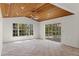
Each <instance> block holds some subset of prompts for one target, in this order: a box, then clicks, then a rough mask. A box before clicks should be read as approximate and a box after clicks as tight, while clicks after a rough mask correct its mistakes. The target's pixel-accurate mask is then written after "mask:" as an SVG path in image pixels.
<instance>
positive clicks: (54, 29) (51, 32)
mask: <svg viewBox="0 0 79 59" xmlns="http://www.w3.org/2000/svg"><path fill="white" fill-rule="evenodd" d="M57 35H58V36H59V35H61V27H60V23H56V24H46V25H45V36H57Z"/></svg>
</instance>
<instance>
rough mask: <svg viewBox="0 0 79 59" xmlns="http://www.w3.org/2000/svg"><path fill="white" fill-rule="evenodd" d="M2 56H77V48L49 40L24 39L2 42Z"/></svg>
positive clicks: (78, 51)
mask: <svg viewBox="0 0 79 59" xmlns="http://www.w3.org/2000/svg"><path fill="white" fill-rule="evenodd" d="M2 56H79V49H78V48H73V47H69V46H65V45H63V44H61V43H59V42H54V41H50V40H25V41H16V42H9V43H4V44H3V49H2Z"/></svg>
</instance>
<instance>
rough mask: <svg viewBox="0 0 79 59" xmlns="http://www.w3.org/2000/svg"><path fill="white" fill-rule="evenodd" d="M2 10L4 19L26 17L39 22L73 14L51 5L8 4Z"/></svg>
mask: <svg viewBox="0 0 79 59" xmlns="http://www.w3.org/2000/svg"><path fill="white" fill-rule="evenodd" d="M1 9H2V15H3V17H20V16H21V17H24V16H25V17H29V18H32V19H34V20H36V21H39V22H40V21H44V20H49V19H54V18H58V17H63V16H68V15H72V14H73V13H71V12H69V11H67V10H64V9H62V8H60V7H57V6H55V5H53V4H50V3H6V4H1Z"/></svg>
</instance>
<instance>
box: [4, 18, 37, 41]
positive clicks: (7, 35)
mask: <svg viewBox="0 0 79 59" xmlns="http://www.w3.org/2000/svg"><path fill="white" fill-rule="evenodd" d="M13 23H23V24H33V29H34V35H33V36H18V37H13V35H12V30H13V28H12V25H13ZM38 28H39V23H38V22H37V21H34V20H31V19H29V18H26V17H14V18H3V42H9V41H14V40H23V39H32V38H38V36H39V33H38V32H39V31H38Z"/></svg>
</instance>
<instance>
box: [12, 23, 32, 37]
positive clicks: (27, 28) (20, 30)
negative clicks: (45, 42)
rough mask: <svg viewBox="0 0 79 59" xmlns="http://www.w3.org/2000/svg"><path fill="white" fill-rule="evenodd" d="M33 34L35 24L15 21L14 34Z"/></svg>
mask: <svg viewBox="0 0 79 59" xmlns="http://www.w3.org/2000/svg"><path fill="white" fill-rule="evenodd" d="M26 35H27V36H29V35H33V24H17V23H13V36H26Z"/></svg>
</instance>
